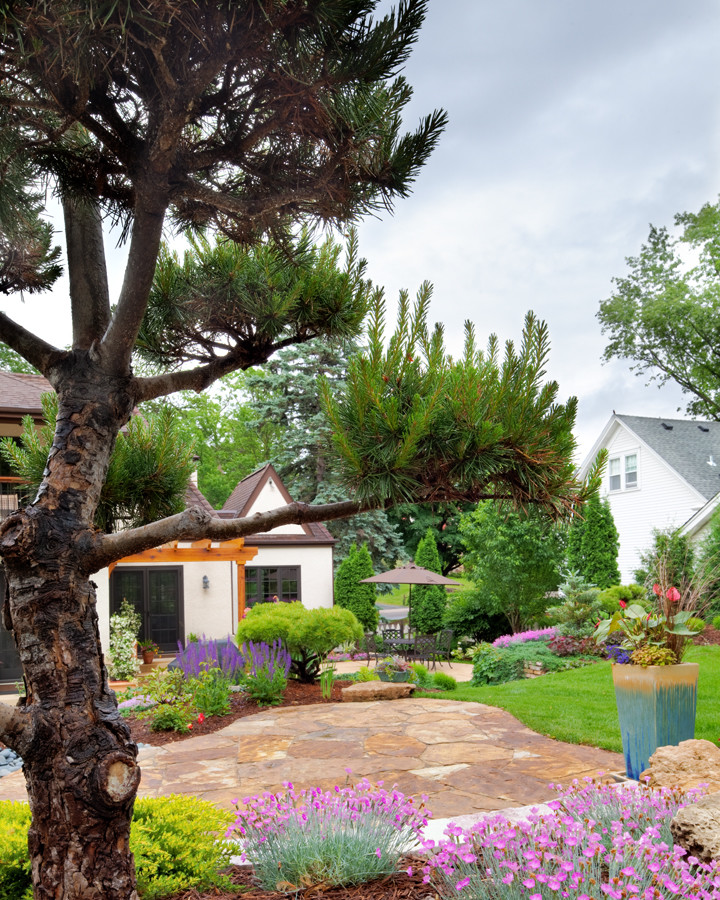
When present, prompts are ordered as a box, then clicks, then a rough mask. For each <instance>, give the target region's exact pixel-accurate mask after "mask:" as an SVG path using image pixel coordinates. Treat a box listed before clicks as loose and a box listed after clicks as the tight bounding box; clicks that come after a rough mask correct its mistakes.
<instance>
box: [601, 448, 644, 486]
mask: <svg viewBox="0 0 720 900" xmlns="http://www.w3.org/2000/svg"><path fill="white" fill-rule="evenodd" d="M608 477H609V482H610V484H609V487H610V490H611V491H621V490H623V489H625V490H632V489H633V488H636V487H638V455H637V453H625V454H623V455H622V456H611V457H610V459H609V460H608Z"/></svg>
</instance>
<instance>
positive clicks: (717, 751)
mask: <svg viewBox="0 0 720 900" xmlns="http://www.w3.org/2000/svg"><path fill="white" fill-rule="evenodd" d="M646 777H647V778H649V781H648V784H649V785H650V787H668V788H674V787H678V788H680V789H681V790H683V791H687V790H690V788H696V787H697V786H698V785H700V784H706V785H707V789H708V791H709V792H711V793H712V792H713V791H720V748H718V747H717V746H716V745H715V744H713V743H712V741H696V740H692V741H681V742H680V743H679V744H678V745H677V747H658V749H657V750H656V751H655V752H654V753H653V755H652V756H651V757H650V761H649V763H648V768H647V769H646V770H645V771H644V772H642V774H641V775H640V781H641V782H644V781H645V779H646Z"/></svg>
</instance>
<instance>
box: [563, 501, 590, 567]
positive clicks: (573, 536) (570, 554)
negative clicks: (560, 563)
mask: <svg viewBox="0 0 720 900" xmlns="http://www.w3.org/2000/svg"><path fill="white" fill-rule="evenodd" d="M586 523H587V520H586V519H585V517H584V515H583V516H582V517H581V516H580V515H579V514H577V513H576V514H575V515H574V516H573V517H572V521H571V523H570V527H569V528H568V535H567V550H566V551H565V559H566V565H567V568H568V569H569V570H570V571H571V572H582V571H583V568H584V564H585V558H584V557H583V552H582V542H583V535H584V534H585V525H586Z"/></svg>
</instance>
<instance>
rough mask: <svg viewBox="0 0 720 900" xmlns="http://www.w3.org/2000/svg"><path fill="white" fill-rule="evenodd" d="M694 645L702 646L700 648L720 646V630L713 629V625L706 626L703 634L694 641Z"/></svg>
mask: <svg viewBox="0 0 720 900" xmlns="http://www.w3.org/2000/svg"><path fill="white" fill-rule="evenodd" d="M693 643H695V644H700V646H703V645H707V644H720V628H713V627H712V625H706V626H705V628H704V630H703V633H702V634H699V635H698V636H697V637H696V638H694V639H693Z"/></svg>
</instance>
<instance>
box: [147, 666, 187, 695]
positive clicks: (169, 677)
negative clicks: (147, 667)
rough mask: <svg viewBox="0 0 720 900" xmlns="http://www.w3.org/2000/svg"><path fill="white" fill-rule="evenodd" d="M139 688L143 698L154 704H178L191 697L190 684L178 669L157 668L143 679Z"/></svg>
mask: <svg viewBox="0 0 720 900" xmlns="http://www.w3.org/2000/svg"><path fill="white" fill-rule="evenodd" d="M140 687H141V689H142V693H143V694H144V696H146V697H149V698H150V699H151V700H154V701H155V702H156V703H170V704H172V703H178V702H180V701H184V700H189V699H190V697H191V691H190V682H188V681H186V680H185V675H184V674H183V670H182V669H180V668H177V669H171V668H169V667H161V666H157V667H156V668H154V669H153V670H152V672H150V673H148V674H147V675H145V676H144V677H143V679H142V682H141V685H140Z"/></svg>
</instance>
